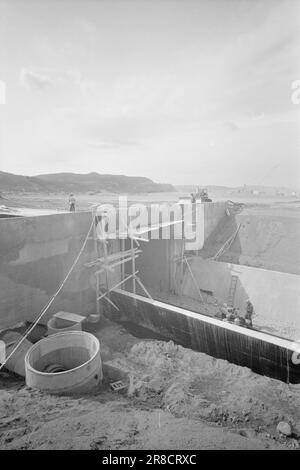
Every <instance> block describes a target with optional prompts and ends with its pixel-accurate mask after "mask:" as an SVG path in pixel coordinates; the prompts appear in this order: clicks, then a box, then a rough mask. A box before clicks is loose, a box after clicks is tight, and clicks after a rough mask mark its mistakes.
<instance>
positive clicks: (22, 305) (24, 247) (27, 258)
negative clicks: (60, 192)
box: [0, 212, 95, 329]
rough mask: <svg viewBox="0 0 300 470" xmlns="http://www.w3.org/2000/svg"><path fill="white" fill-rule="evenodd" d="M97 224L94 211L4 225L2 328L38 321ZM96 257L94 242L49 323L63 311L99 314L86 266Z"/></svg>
mask: <svg viewBox="0 0 300 470" xmlns="http://www.w3.org/2000/svg"><path fill="white" fill-rule="evenodd" d="M91 221H92V219H91V214H90V213H88V212H81V213H74V214H57V215H50V216H39V217H26V218H25V217H24V218H10V219H1V220H0V286H1V291H0V329H1V328H5V327H10V326H13V325H15V324H16V323H17V322H20V321H24V320H30V321H32V320H34V318H36V316H37V315H38V314H39V312H40V311H41V309H42V308H43V307H44V305H45V304H46V303H47V301H48V300H49V299H50V297H51V296H52V294H53V293H54V292H55V290H56V289H57V288H58V286H59V285H60V283H61V281H62V280H63V279H64V277H65V275H66V274H67V272H68V270H69V268H70V266H71V265H72V263H73V261H74V259H75V257H76V256H77V254H78V252H79V250H80V248H81V245H82V243H83V241H84V238H85V236H86V233H87V231H88V229H89V226H90V224H91ZM94 258H95V252H94V241H93V239H90V240H89V241H88V243H87V245H86V248H85V251H84V253H83V254H82V256H81V258H80V260H79V263H78V265H77V266H76V268H75V270H74V272H73V273H72V275H71V276H70V278H69V280H68V281H67V283H66V285H65V287H64V289H63V291H62V292H61V293H60V294H59V296H58V297H57V300H56V301H55V302H54V303H53V305H52V306H51V308H50V310H49V313H48V314H47V315H46V316H45V317H44V319H43V320H44V322H46V321H47V319H48V318H49V316H50V315H52V314H53V313H55V312H57V311H58V310H67V311H70V312H75V313H78V314H83V315H86V314H89V313H92V312H95V287H94V285H95V282H94V276H93V273H92V271H91V270H89V269H86V268H85V267H84V266H83V263H84V262H86V261H90V260H92V259H94Z"/></svg>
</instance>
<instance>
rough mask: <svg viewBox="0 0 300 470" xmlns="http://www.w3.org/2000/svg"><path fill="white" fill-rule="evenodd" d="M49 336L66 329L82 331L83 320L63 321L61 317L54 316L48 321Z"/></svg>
mask: <svg viewBox="0 0 300 470" xmlns="http://www.w3.org/2000/svg"><path fill="white" fill-rule="evenodd" d="M47 329H48V336H50V335H54V334H56V333H64V332H66V331H82V328H81V322H70V321H68V322H63V321H62V320H61V319H59V318H55V317H52V318H50V320H49V321H48V323H47Z"/></svg>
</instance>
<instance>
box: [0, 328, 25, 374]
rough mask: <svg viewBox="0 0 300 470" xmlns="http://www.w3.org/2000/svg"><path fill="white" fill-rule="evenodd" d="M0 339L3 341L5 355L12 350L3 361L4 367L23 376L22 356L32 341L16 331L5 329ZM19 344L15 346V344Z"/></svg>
mask: <svg viewBox="0 0 300 470" xmlns="http://www.w3.org/2000/svg"><path fill="white" fill-rule="evenodd" d="M1 340H2V341H3V342H4V343H5V355H6V357H7V358H8V357H9V355H10V354H11V353H12V352H13V351H14V353H13V354H12V356H11V357H10V358H9V359H8V360H7V362H6V363H5V367H6V369H8V370H10V371H11V372H14V373H15V374H17V375H21V376H22V377H25V362H24V358H25V355H26V353H27V351H29V349H30V348H31V346H32V343H31V342H30V341H28V340H27V339H22V335H21V334H20V333H18V332H16V331H6V332H5V333H4V334H3V335H2V336H1ZM19 343H20V345H19V346H18V347H17V349H15V348H16V346H17V345H18V344H19Z"/></svg>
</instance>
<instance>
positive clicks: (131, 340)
mask: <svg viewBox="0 0 300 470" xmlns="http://www.w3.org/2000/svg"><path fill="white" fill-rule="evenodd" d="M179 195H180V194H178V193H172V194H169V193H167V194H162V193H160V194H156V195H138V196H131V198H130V200H134V201H139V202H150V201H156V202H158V201H164V202H166V201H170V202H171V201H174V200H178V197H179ZM5 197H8V199H3V200H1V204H3V205H6V206H8V207H24V208H25V207H31V208H33V209H43V210H49V209H51V210H61V211H65V210H67V204H66V201H67V196H66V195H61V194H60V195H28V194H27V195H26V194H24V195H20V194H18V195H8V196H7V195H5ZM113 198H115V199H114V200H115V202H116V201H117V195H114V196H113ZM100 199H101V202H110V201H111V200H112V195H109V194H107V195H105V194H102V195H101V197H100ZM213 199H214V198H213ZM214 200H215V199H214ZM95 202H99V195H89V194H86V195H78V196H77V208H78V210H87V209H89V208H90V207H91V204H93V203H95ZM244 202H246V201H244ZM247 203H248V205H247V207H246V208H245V209H244V211H243V212H242V213H241V214H239V215H238V216H237V217H240V218H244V219H243V220H242V219H241V221H242V223H243V224H244V227H242V231H241V234H242V237H241V242H242V243H240V245H232V247H231V250H229V251H228V252H227V253H226V254H225V255H224V258H222V260H224V261H228V260H231V262H241V263H242V264H249V265H251V262H254V263H256V264H254V265H257V266H258V265H259V264H257V263H260V260H263V261H264V263H266V266H264V265H263V266H261V265H260V267H267V268H268V269H272V266H271V265H268V263H269V262H271V260H273V262H276V263H277V265H280V266H281V269H279V270H283V271H286V272H297V273H298V271H297V270H298V268H299V264H298V262H297V259H298V258H297V256H298V255H299V253H300V249H299V238H298V236H297V233H298V232H295V227H299V220H300V218H299V214H300V212H299V209H300V204H299V201H288V200H286V201H275V200H268V201H262V200H261V201H258V203H257V202H255V201H247ZM249 203H250V205H249ZM256 216H257V217H258V219H259V220H260V224H261V225H260V226H261V227H263V226H264V224H265V220H266V218H268V220H270V217H271V219H272V220H273V222H274V223H273V222H272V224H271V225H272V231H271V234H270V236H269V237H267V239H266V240H261V243H260V245H259V246H260V247H261V249H260V252H255V246H254V247H249V245H248V243H249V241H248V238H249V237H248V235H249V233H250V232H251V234H252V235H251V236H253V238H254V240H257V237H256V235H255V233H256V232H255V231H256V228H255V224H253V223H252V222H253V217H256ZM246 219H247V220H246ZM247 221H250V224H248V223H247ZM236 222H237V220H235V221H234V222H233V225H235V224H236ZM238 223H239V222H238ZM225 228H226V227H225ZM231 228H232V227H231V225H230V224H229V225H228V227H227V228H226V230H227V229H228V230H227V231H226V230H225V229H224V232H223V233H222V236H220V232H219V235H217V234H216V236H219V238H218V239H217V240H214V241H213V240H212V241H213V243H212V245H211V251H210V246H209V245H207V247H206V249H207V252H206V256H207V257H209V256H211V255H213V254H215V252H216V247H217V246H221V245H222V242H223V238H224V237H226V234H227V233H228V236H230V235H231V233H232V230H231ZM297 230H298V229H297ZM280 234H281V235H283V236H281V237H279V235H280ZM222 237H223V238H222ZM278 237H279V238H278ZM224 241H225V240H224ZM282 243H283V244H284V245H282ZM256 246H258V245H257V244H256ZM278 247H280V250H281V251H280V253H281V254H280V257H279V258H278V256H277V255H276V253H277V251H276V250H278ZM243 250H244V252H243ZM245 250H248V251H249V250H250V251H251V250H254V251H252V252H251V253H252V255H251V256H252V261H251V259H250V258H251V257H248V258H247V259H246V258H241V257H243V256H245ZM274 253H275V254H274ZM274 260H275V261H274ZM282 266H283V269H282ZM275 267H276V266H275ZM277 267H278V266H277ZM210 308H213V306H212V305H211V306H210ZM95 334H96V335H97V336H98V337H99V339H100V341H101V350H102V361H103V363H104V382H103V385H102V387H101V388H100V389H99V390H97V391H95V392H94V393H93V394H91V395H88V396H87V395H85V396H76V397H74V396H73V397H55V396H50V395H48V394H45V393H41V392H39V391H33V390H30V389H28V388H27V387H26V386H25V384H24V380H22V379H18V378H16V377H15V376H12V375H8V374H6V373H2V372H0V449H94V450H97V449H107V450H108V449H280V448H283V449H299V447H300V393H299V392H300V385H291V384H284V383H282V382H279V381H276V380H273V379H270V378H267V377H262V376H259V375H257V374H255V373H253V372H252V371H251V370H249V369H247V368H241V367H239V366H236V365H233V364H230V363H228V362H227V361H223V360H217V359H214V358H212V357H209V356H207V355H205V354H202V353H198V352H194V351H190V350H188V349H185V348H182V347H181V346H177V345H175V344H174V343H172V342H164V341H158V340H157V339H142V338H137V337H135V336H133V335H132V334H130V333H128V332H127V331H126V330H124V328H122V327H120V326H117V325H114V324H111V323H107V322H106V323H104V324H103V325H102V328H101V329H100V330H99V331H97V332H95ZM112 374H113V375H114V379H112ZM117 379H122V380H124V381H125V382H126V384H127V388H126V390H124V391H123V392H112V391H111V390H110V386H109V383H110V382H111V381H113V380H117ZM280 421H285V422H288V423H290V424H291V426H292V429H293V435H292V436H291V437H288V438H286V437H283V436H281V435H279V434H278V432H277V431H276V426H277V424H278V422H280Z"/></svg>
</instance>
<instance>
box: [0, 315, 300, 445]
mask: <svg viewBox="0 0 300 470" xmlns="http://www.w3.org/2000/svg"><path fill="white" fill-rule="evenodd" d="M95 334H96V335H97V336H98V337H99V338H100V341H101V348H102V360H103V361H104V363H105V366H104V372H105V380H104V383H103V385H102V387H101V388H100V389H99V390H97V391H96V392H95V393H93V394H91V395H89V396H75V397H55V396H50V395H48V394H45V393H41V392H39V391H33V390H30V389H28V388H26V386H25V385H24V382H23V381H22V380H17V379H16V378H15V377H12V376H8V375H6V374H3V373H2V374H1V375H0V448H1V449H264V448H265V449H278V448H283V449H287V448H291V449H297V448H299V442H300V441H299V439H300V436H299V435H298V433H299V431H300V427H299V426H300V394H299V391H300V386H298V385H297V386H295V385H287V384H284V383H281V382H279V381H276V380H272V379H268V378H266V377H261V376H258V375H256V374H254V373H252V372H251V371H250V370H249V369H247V368H241V367H238V366H235V365H232V364H229V363H228V362H227V361H222V360H216V359H214V358H211V357H209V356H206V355H205V354H201V353H197V352H193V351H190V350H188V349H185V348H182V347H180V346H176V345H174V344H173V343H172V342H163V341H157V340H153V339H147V340H143V339H139V338H136V337H134V336H132V335H131V334H130V333H128V332H127V331H126V330H124V328H122V327H121V326H119V325H115V324H112V323H109V322H105V323H104V324H103V325H102V328H101V330H100V331H98V332H95ZM111 371H113V373H114V374H116V373H117V374H119V377H118V378H121V379H122V380H123V381H124V382H125V383H126V384H127V385H128V388H127V389H126V390H125V391H123V392H118V393H116V392H111V391H110V388H109V382H110V381H111V380H112V379H111ZM116 378H117V377H116V376H115V379H116ZM281 420H284V421H287V422H289V423H290V424H291V425H292V426H293V431H294V434H293V436H292V437H290V438H284V437H282V436H279V435H278V433H277V432H276V424H277V423H278V422H279V421H281Z"/></svg>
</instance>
